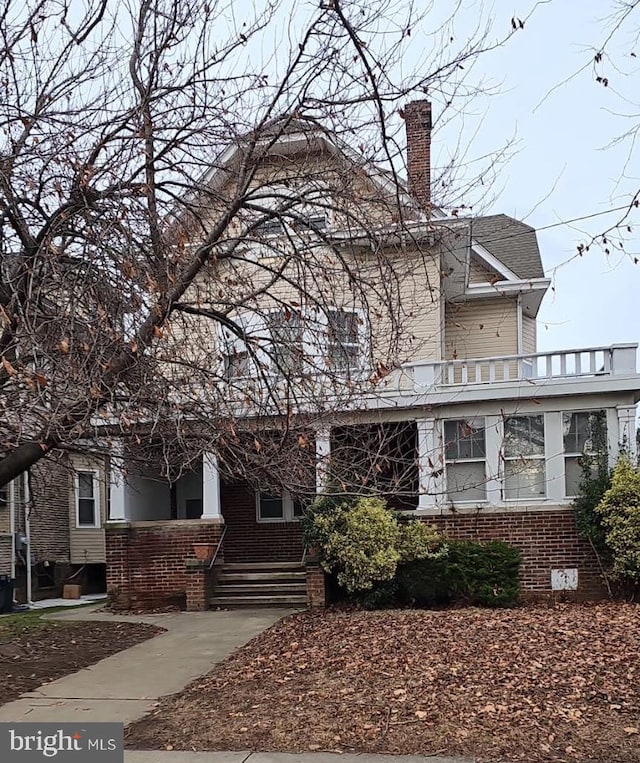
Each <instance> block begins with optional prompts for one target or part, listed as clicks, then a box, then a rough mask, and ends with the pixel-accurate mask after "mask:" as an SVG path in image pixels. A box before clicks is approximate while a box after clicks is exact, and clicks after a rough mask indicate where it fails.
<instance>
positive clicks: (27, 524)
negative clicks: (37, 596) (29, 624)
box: [24, 471, 33, 605]
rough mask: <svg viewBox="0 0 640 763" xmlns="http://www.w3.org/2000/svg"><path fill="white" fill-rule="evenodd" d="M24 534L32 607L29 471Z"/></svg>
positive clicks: (28, 599)
mask: <svg viewBox="0 0 640 763" xmlns="http://www.w3.org/2000/svg"><path fill="white" fill-rule="evenodd" d="M24 533H25V535H26V536H27V604H28V605H31V604H33V601H32V599H31V594H32V584H31V577H32V570H31V487H30V485H29V472H28V471H26V472H25V473H24Z"/></svg>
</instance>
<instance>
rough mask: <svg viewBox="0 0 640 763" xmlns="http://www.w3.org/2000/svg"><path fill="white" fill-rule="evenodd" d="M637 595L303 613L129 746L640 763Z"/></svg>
mask: <svg viewBox="0 0 640 763" xmlns="http://www.w3.org/2000/svg"><path fill="white" fill-rule="evenodd" d="M639 647H640V606H638V605H633V604H609V603H604V604H602V603H599V604H590V605H564V604H563V605H556V606H555V607H549V608H546V607H527V608H522V609H513V610H481V609H458V610H448V611H383V612H359V611H356V612H346V611H327V612H320V613H312V612H305V613H302V614H299V615H294V616H292V617H289V618H287V619H285V620H283V621H280V622H279V623H278V624H276V625H275V626H274V627H273V628H271V629H269V630H268V631H266V632H265V633H263V634H261V635H260V636H258V637H257V638H256V639H254V640H253V641H251V642H250V643H249V644H247V645H246V646H245V647H243V648H241V649H240V650H238V651H237V652H235V654H234V655H232V656H231V657H230V658H229V659H227V660H226V661H225V662H223V663H222V664H220V665H219V666H217V668H216V669H215V670H213V671H212V672H211V673H209V674H208V675H206V676H203V677H202V678H200V679H198V680H197V681H195V682H193V683H192V684H191V685H190V686H188V687H187V688H186V689H185V690H184V691H183V692H181V693H180V694H177V695H174V696H172V697H168V698H166V699H165V700H163V701H162V702H161V704H160V706H159V707H158V708H157V710H155V711H154V712H153V713H152V714H151V715H149V716H147V717H146V718H144V719H143V720H141V721H140V722H138V723H137V724H134V725H133V726H131V727H130V728H129V730H128V745H129V747H134V748H140V749H162V748H169V749H196V750H229V749H230V750H233V749H243V750H246V749H254V750H287V751H291V752H300V751H306V750H335V751H350V752H353V751H362V752H389V753H418V754H425V755H426V754H436V753H439V754H446V753H448V754H466V755H477V756H478V759H479V760H480V761H501V760H526V761H597V762H598V763H632V762H633V763H636V762H640V734H639V732H640V656H639Z"/></svg>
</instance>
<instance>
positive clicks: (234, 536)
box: [68, 101, 640, 608]
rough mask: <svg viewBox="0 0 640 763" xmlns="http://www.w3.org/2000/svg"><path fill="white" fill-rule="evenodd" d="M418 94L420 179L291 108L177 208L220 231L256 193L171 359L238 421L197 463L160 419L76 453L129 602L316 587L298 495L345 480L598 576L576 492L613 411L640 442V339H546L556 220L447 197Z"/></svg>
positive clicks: (172, 370)
mask: <svg viewBox="0 0 640 763" xmlns="http://www.w3.org/2000/svg"><path fill="white" fill-rule="evenodd" d="M404 115H405V122H406V131H407V168H408V185H407V188H406V189H405V188H404V186H402V185H401V184H399V183H398V182H397V180H396V179H394V178H393V177H392V176H390V174H389V173H388V172H387V171H383V170H381V169H379V168H377V167H375V166H372V165H369V164H366V163H364V162H363V161H362V160H361V159H360V158H359V156H358V153H357V151H354V150H353V149H352V148H349V147H348V146H347V145H346V144H345V143H344V142H343V141H341V140H339V139H338V138H337V137H336V136H335V135H332V134H330V133H328V132H327V131H325V130H324V129H322V127H321V126H318V125H316V124H313V123H305V122H304V121H302V120H289V121H287V122H286V126H285V127H282V128H280V127H279V125H278V123H275V124H271V125H269V126H268V127H267V128H265V129H264V131H263V132H262V133H260V134H254V135H252V136H249V138H248V139H247V140H248V144H250V146H251V150H249V149H248V148H247V146H246V145H242V144H240V145H233V146H230V147H229V150H228V152H227V153H226V154H225V155H224V156H223V157H222V159H221V160H219V161H217V162H216V164H215V167H214V168H213V169H212V170H211V172H210V173H209V174H208V176H207V177H206V179H205V185H206V191H207V192H206V193H199V194H198V196H197V197H196V198H194V200H193V202H192V205H191V209H192V210H194V209H197V211H198V214H197V215H196V214H195V212H194V213H193V214H192V215H191V217H183V218H182V219H180V220H179V221H178V223H176V227H177V228H180V235H181V237H182V238H183V239H184V238H187V239H189V238H190V239H191V241H192V242H195V243H197V242H198V240H200V239H201V238H202V237H203V236H204V235H206V231H207V230H208V229H209V228H210V227H211V226H214V225H216V224H218V223H219V219H220V217H219V216H220V214H221V212H220V210H225V209H228V208H229V204H230V203H232V200H233V199H237V198H238V197H239V195H242V198H243V204H242V205H241V206H239V207H238V209H237V212H236V214H235V216H234V218H233V220H232V221H231V222H230V223H229V225H228V233H227V235H226V237H225V238H223V239H220V240H218V243H217V247H218V250H217V251H218V254H217V256H216V257H215V258H214V260H213V262H212V263H211V264H210V265H209V266H208V267H207V268H206V269H205V270H204V271H203V273H202V274H201V277H200V278H199V280H198V282H197V284H196V285H195V286H194V287H193V288H192V290H191V291H190V294H189V296H188V298H187V299H185V305H184V310H182V311H180V312H179V313H178V314H177V315H174V317H173V319H172V328H171V331H170V332H168V336H167V339H166V341H165V342H164V343H163V344H162V350H161V352H159V354H158V356H157V358H156V360H157V362H158V369H159V370H158V373H159V374H160V375H161V377H162V378H163V379H165V380H166V385H167V387H168V388H171V390H172V394H173V395H174V396H175V402H176V406H177V409H179V410H180V411H181V415H182V416H183V417H184V420H185V422H186V424H185V427H186V428H185V430H184V431H185V432H189V431H190V432H191V435H192V436H193V439H194V441H198V435H197V423H198V420H200V421H203V419H204V418H205V417H206V410H207V409H206V405H207V401H212V403H215V411H214V408H213V405H212V408H211V410H212V414H211V415H212V418H213V416H214V412H215V420H216V422H217V423H216V426H217V427H218V429H219V431H220V433H221V434H220V438H219V439H218V440H216V439H215V438H209V439H208V440H207V443H208V446H205V447H202V444H201V443H200V445H199V450H200V452H202V450H203V449H204V450H205V452H204V454H203V455H201V456H199V457H198V459H196V460H194V461H193V462H192V464H191V466H190V467H189V468H188V469H184V468H182V469H180V470H178V469H176V470H175V471H173V472H172V470H171V467H170V464H169V465H168V466H167V448H166V443H164V444H163V443H161V442H158V447H157V453H155V454H154V451H153V445H152V444H151V445H149V444H147V445H146V446H145V448H144V450H142V449H141V446H140V438H137V441H136V440H132V439H126V440H122V441H121V442H119V443H118V442H115V444H114V446H113V448H112V453H111V457H110V459H108V461H105V462H99V461H98V462H92V463H91V464H87V463H80V462H78V463H77V464H76V475H75V477H74V489H73V490H72V491H71V492H70V496H71V497H70V503H69V514H68V516H69V517H70V518H71V524H72V525H74V527H73V528H72V529H73V530H75V532H76V533H77V532H78V531H79V530H82V529H83V527H82V525H83V523H84V530H85V531H86V532H85V535H86V534H87V533H89V534H90V533H92V532H93V533H94V534H95V536H96V539H99V541H100V542H104V543H105V562H106V574H107V587H108V589H109V590H110V592H111V594H112V596H113V598H114V601H115V603H116V604H117V605H120V606H124V607H129V606H134V607H145V606H162V605H165V604H167V603H178V604H184V602H185V599H186V601H187V604H188V606H189V607H190V608H197V607H201V606H209V605H211V604H214V605H224V604H227V603H234V602H235V603H253V604H259V603H260V602H265V601H267V600H269V601H272V602H274V601H276V602H277V601H280V602H282V603H293V604H295V603H303V602H304V601H306V600H307V599H306V595H307V593H309V595H310V597H311V598H313V597H315V596H316V594H317V585H318V577H317V575H316V573H312V572H310V573H309V574H310V575H312V574H313V575H315V577H309V580H310V581H312V585H310V587H309V590H308V592H307V591H306V585H305V575H304V560H305V549H304V548H303V542H302V536H301V531H300V524H299V517H300V515H301V513H302V512H303V511H304V506H305V503H306V502H308V501H309V500H311V499H312V497H313V495H314V494H315V493H317V492H320V493H321V492H322V491H323V490H325V489H327V487H328V486H331V489H338V490H342V491H344V492H345V493H354V492H359V491H363V490H364V491H369V490H377V491H379V492H382V493H383V494H384V495H385V496H386V497H387V498H388V500H389V502H390V503H391V504H392V505H393V506H395V507H396V508H398V510H401V511H407V512H411V513H412V514H413V515H415V516H417V517H420V518H421V519H423V520H424V521H427V522H430V523H433V524H436V525H437V526H438V527H440V528H442V529H443V530H444V531H446V532H447V533H449V534H450V535H452V536H455V537H465V538H477V539H491V538H499V539H503V540H506V541H508V542H510V543H512V544H514V545H516V546H517V547H518V548H520V549H521V551H522V554H523V567H522V585H523V590H524V592H525V593H529V594H544V593H549V592H551V591H553V590H567V591H573V592H576V593H577V594H578V595H585V596H586V595H591V594H597V592H598V591H599V589H600V580H599V570H598V566H597V561H596V559H595V557H594V556H593V554H592V551H591V549H590V548H589V547H588V544H586V543H585V542H583V541H582V540H581V539H579V537H578V536H577V533H576V529H575V524H574V518H573V511H572V507H571V502H572V500H573V497H574V496H575V494H576V490H577V485H578V481H579V478H580V458H581V455H582V454H583V453H584V452H585V451H586V450H589V448H590V447H591V443H592V436H593V432H594V429H595V427H596V426H597V427H599V428H600V430H604V431H606V440H607V443H608V450H609V455H610V458H611V459H612V460H613V459H615V456H616V454H617V452H618V450H619V446H620V444H621V443H622V442H625V443H626V445H627V447H628V448H629V449H630V450H632V451H633V449H634V447H635V417H636V403H637V401H638V400H639V399H640V374H638V372H637V370H636V349H637V345H635V344H617V345H613V346H610V347H589V348H584V349H570V350H558V351H556V352H544V353H539V352H537V339H536V318H537V315H538V311H539V308H540V304H541V302H542V299H543V298H544V295H545V293H546V291H547V289H548V287H549V280H548V279H547V278H545V275H544V271H543V267H542V263H541V258H540V253H539V249H538V243H537V239H536V234H535V231H534V230H533V229H532V228H530V227H529V226H527V225H525V224H523V223H520V222H518V221H517V220H514V219H512V218H510V217H507V216H505V215H491V216H487V217H464V216H463V215H462V214H458V215H451V216H447V215H445V214H444V213H442V212H441V211H439V210H438V209H437V208H435V207H433V206H432V205H431V177H430V176H431V158H430V146H431V107H430V104H429V103H427V102H425V101H418V102H414V103H411V104H409V105H408V106H407V108H406V109H405V112H404ZM256 148H258V149H259V150H256ZM249 164H250V165H251V172H250V173H249V174H247V172H246V169H247V166H248V165H249ZM241 185H242V186H243V187H242V189H241V194H240V192H239V186H241ZM185 436H188V434H186V435H185ZM149 442H151V441H149ZM245 456H246V457H245ZM106 486H108V490H107V489H106ZM107 504H108V505H107ZM103 516H107V517H108V521H106V523H104V526H103V523H102V522H101V519H100V518H101V517H103ZM89 521H90V522H91V526H90V527H89V525H88V524H87V523H88V522H89ZM74 523H75V524H74ZM103 539H104V541H103ZM200 542H206V543H210V544H212V546H213V548H214V549H215V554H214V559H213V560H212V562H211V564H212V565H213V570H215V571H216V573H217V574H216V576H215V577H216V580H217V584H216V590H215V591H213V592H212V591H211V590H210V586H211V575H209V570H208V565H206V567H207V569H206V570H205V568H204V567H202V565H200V566H198V564H196V563H194V562H193V551H192V546H193V544H194V543H200ZM207 586H209V588H208V587H207Z"/></svg>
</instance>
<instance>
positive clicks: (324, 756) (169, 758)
mask: <svg viewBox="0 0 640 763" xmlns="http://www.w3.org/2000/svg"><path fill="white" fill-rule="evenodd" d="M124 759H125V762H126V763H474V760H473V759H472V758H443V757H440V756H437V755H436V756H434V755H431V756H425V757H423V756H420V755H373V754H372V755H368V754H367V753H361V754H358V755H353V754H349V753H345V754H338V753H331V752H309V753H300V754H298V753H290V752H249V751H241V752H177V751H173V752H162V751H151V752H139V751H133V750H126V751H125V754H124Z"/></svg>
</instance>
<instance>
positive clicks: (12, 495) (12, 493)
mask: <svg viewBox="0 0 640 763" xmlns="http://www.w3.org/2000/svg"><path fill="white" fill-rule="evenodd" d="M9 532H10V533H11V580H15V579H16V487H15V483H14V481H13V480H11V482H10V483H9Z"/></svg>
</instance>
